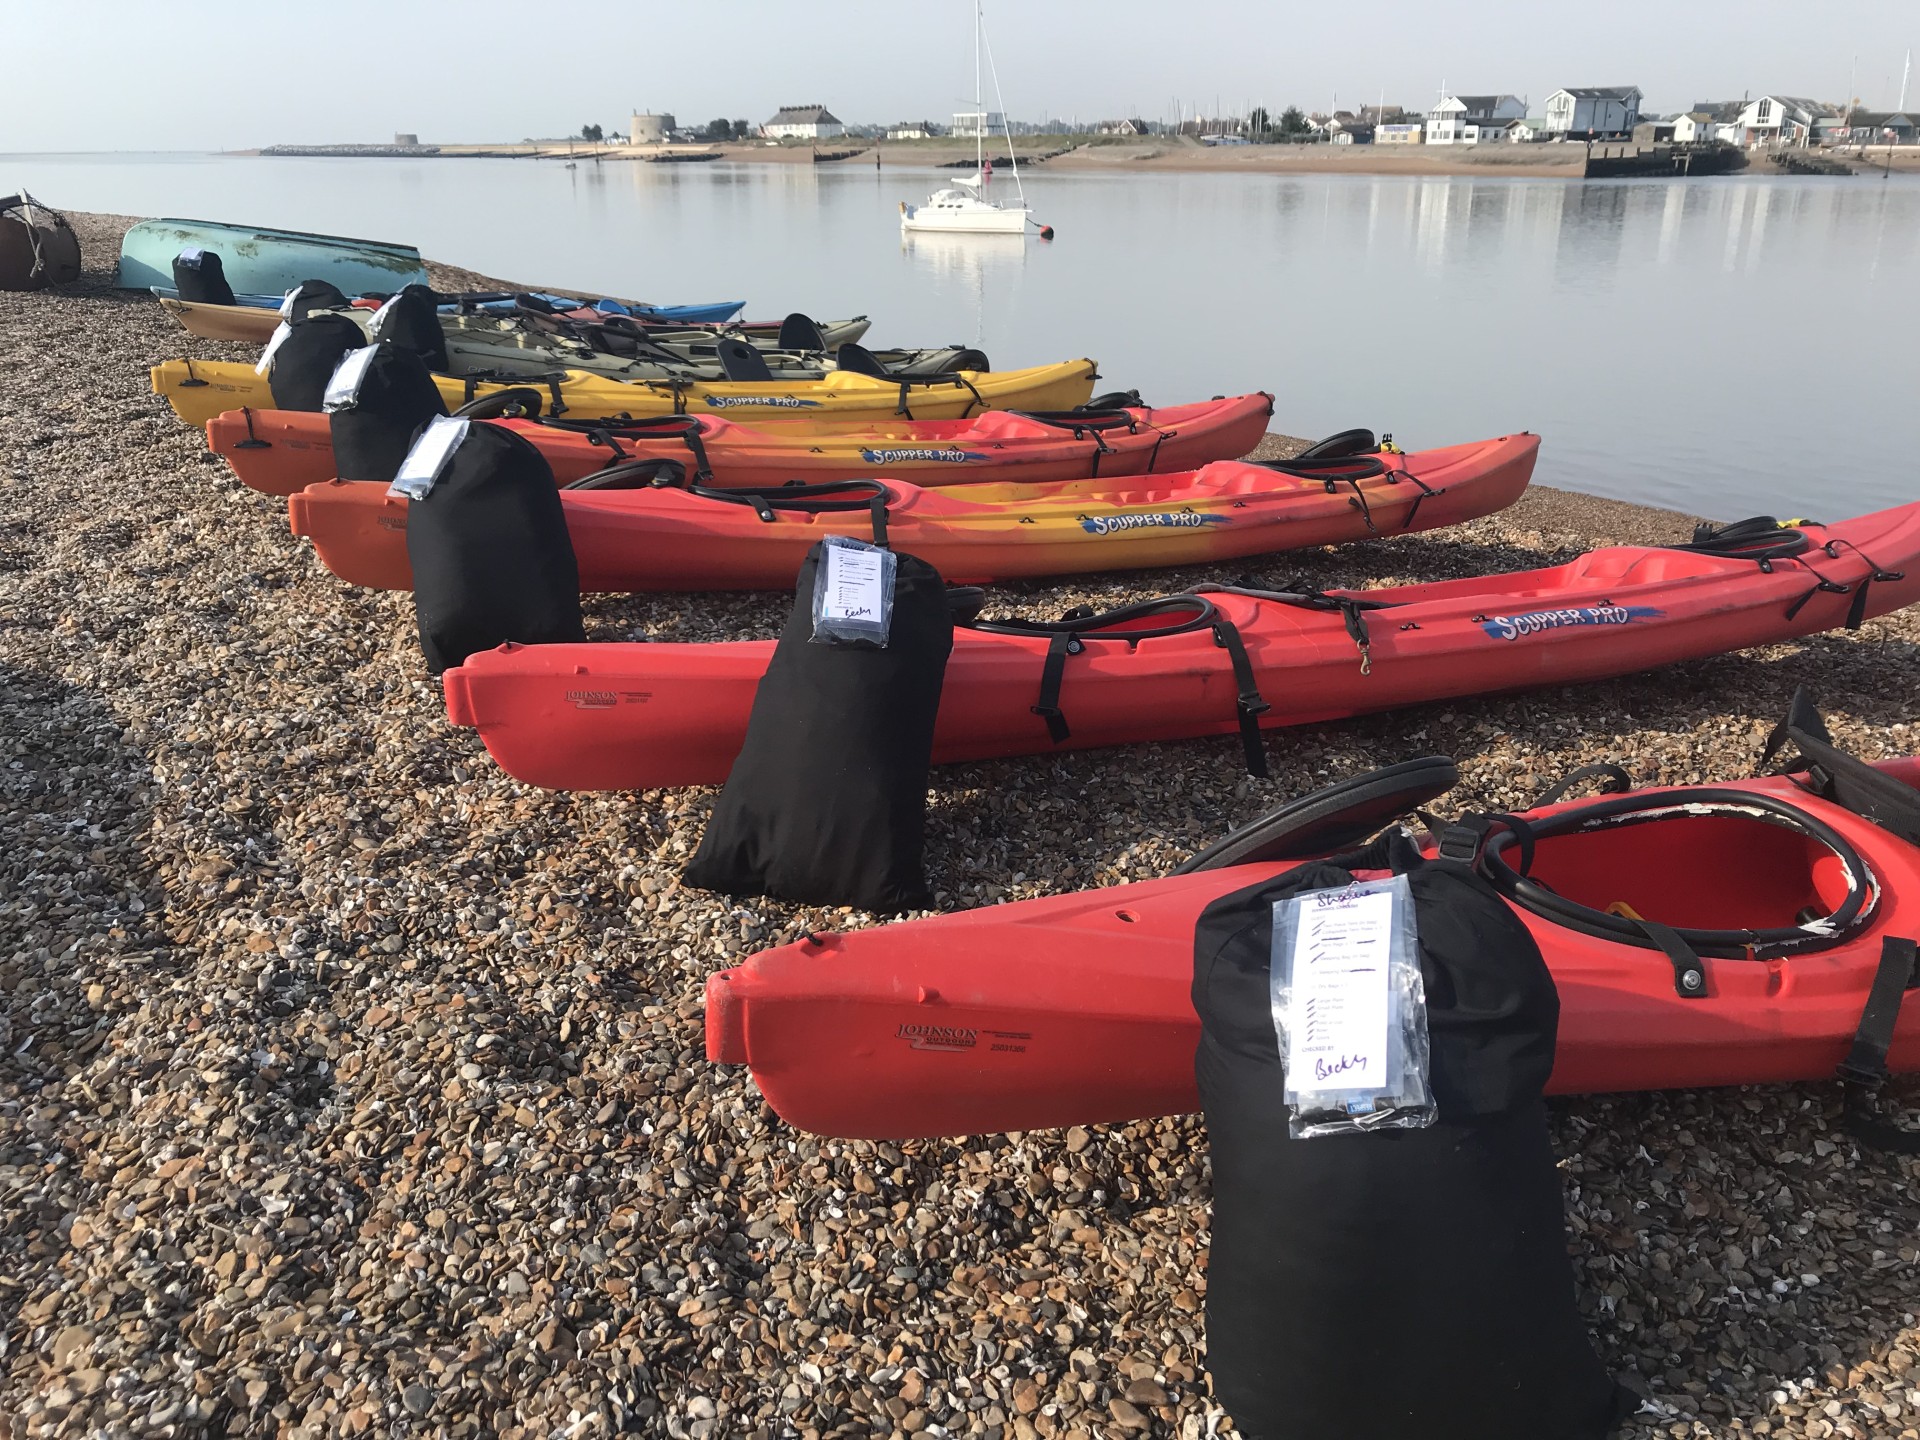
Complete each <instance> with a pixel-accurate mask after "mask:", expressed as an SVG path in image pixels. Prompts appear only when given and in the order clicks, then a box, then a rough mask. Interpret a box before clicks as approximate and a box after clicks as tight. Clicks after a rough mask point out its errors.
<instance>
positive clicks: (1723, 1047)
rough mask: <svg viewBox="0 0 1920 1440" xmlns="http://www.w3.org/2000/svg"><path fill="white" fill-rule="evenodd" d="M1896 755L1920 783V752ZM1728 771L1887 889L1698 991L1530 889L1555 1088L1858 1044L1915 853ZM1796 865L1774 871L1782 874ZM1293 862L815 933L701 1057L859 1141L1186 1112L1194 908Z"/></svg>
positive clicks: (1913, 1050)
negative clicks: (1845, 928)
mask: <svg viewBox="0 0 1920 1440" xmlns="http://www.w3.org/2000/svg"><path fill="white" fill-rule="evenodd" d="M1883 768H1884V769H1887V770H1888V771H1890V772H1891V773H1893V774H1895V775H1897V776H1898V777H1899V778H1900V779H1902V780H1903V781H1904V782H1905V783H1907V784H1909V785H1920V761H1914V760H1903V761H1896V762H1888V763H1886V764H1885V765H1883ZM1737 788H1740V789H1746V790H1753V791H1759V792H1764V793H1766V794H1769V795H1772V796H1775V797H1777V798H1782V799H1788V800H1792V801H1793V802H1794V803H1795V804H1796V805H1798V806H1800V807H1801V808H1803V809H1804V810H1805V811H1806V812H1807V813H1808V814H1809V815H1811V816H1813V817H1814V818H1817V819H1819V820H1821V821H1823V822H1824V823H1825V824H1827V825H1829V826H1831V827H1832V828H1833V829H1835V830H1837V831H1839V832H1840V833H1841V834H1842V835H1843V836H1844V837H1845V838H1846V839H1847V840H1848V841H1849V842H1850V843H1851V844H1852V845H1853V846H1854V847H1855V849H1856V850H1858V851H1859V853H1860V855H1861V856H1862V858H1863V859H1864V860H1865V861H1866V862H1867V865H1868V867H1869V869H1871V870H1872V871H1873V873H1874V875H1875V876H1876V878H1877V879H1878V881H1879V883H1880V887H1881V891H1882V896H1881V903H1880V906H1879V909H1878V911H1877V912H1876V914H1875V915H1874V917H1873V919H1872V921H1871V923H1870V924H1869V925H1868V927H1867V928H1866V929H1865V930H1864V931H1862V932H1861V933H1860V934H1858V935H1857V936H1855V937H1853V938H1851V939H1850V940H1849V941H1848V942H1846V943H1845V944H1843V945H1841V946H1838V947H1836V948H1834V949H1831V950H1826V951H1820V952H1816V953H1812V954H1804V955H1795V956H1792V957H1790V958H1785V959H1774V960H1716V959H1711V958H1709V959H1707V960H1705V961H1704V964H1705V966H1706V970H1707V994H1706V998H1704V999H1681V998H1680V997H1679V996H1678V995H1677V994H1676V993H1675V988H1674V981H1673V967H1672V965H1671V964H1670V963H1669V962H1668V961H1667V959H1666V957H1665V956H1663V955H1662V954H1661V953H1660V952H1659V951H1658V950H1651V949H1640V948H1637V947H1634V946H1629V945H1622V944H1619V943H1617V942H1614V941H1610V940H1607V939H1605V938H1602V937H1598V936H1588V935H1584V934H1581V933H1579V932H1576V931H1572V930H1569V929H1567V928H1564V927H1561V926H1558V925H1555V924H1553V923H1552V922H1551V921H1549V920H1546V919H1544V918H1542V917H1540V916H1537V915H1534V914H1532V913H1530V912H1528V911H1526V910H1524V909H1517V911H1516V913H1518V914H1519V915H1520V918H1521V919H1522V920H1523V921H1524V922H1525V923H1526V925H1527V927H1528V928H1529V929H1530V930H1531V931H1532V932H1533V935H1534V938H1535V939H1536V941H1538V943H1539V945H1540V947H1541V951H1542V953H1543V954H1544V955H1545V956H1546V958H1547V962H1548V965H1549V966H1550V967H1551V968H1552V970H1553V972H1554V979H1555V981H1556V983H1557V985H1558V987H1559V991H1560V1031H1559V1041H1558V1046H1557V1049H1556V1053H1555V1063H1554V1070H1553V1078H1552V1082H1551V1085H1550V1086H1549V1088H1550V1089H1551V1090H1552V1091H1554V1092H1556V1093H1560V1094H1584V1093H1595V1092H1605V1091H1622V1090H1652V1089H1670V1088H1687V1087H1696V1086H1714V1085H1738V1084H1757V1083H1766V1082H1785V1081H1803V1080H1818V1079H1824V1078H1830V1077H1831V1076H1832V1075H1833V1073H1834V1069H1835V1067H1836V1066H1837V1065H1838V1064H1839V1063H1840V1061H1841V1060H1842V1059H1843V1058H1845V1056H1846V1054H1847V1051H1848V1046H1849V1043H1850V1041H1851V1038H1852V1036H1853V1033H1854V1030H1855V1028H1856V1026H1857V1025H1858V1024H1859V1021H1860V1014H1861V1010H1862V1007H1863V1006H1864V1005H1865V1003H1866V998H1867V993H1868V990H1869V988H1870V986H1871V984H1872V980H1873V975H1874V973H1875V970H1876V968H1877V966H1878V963H1879V956H1880V943H1881V940H1882V939H1883V938H1884V937H1886V936H1892V935H1899V936H1909V937H1910V936H1912V935H1914V934H1915V932H1916V930H1917V929H1920V850H1916V849H1915V847H1913V846H1911V845H1908V844H1906V843H1905V842H1903V841H1901V840H1898V839H1896V838H1895V837H1894V836H1892V835H1890V834H1888V833H1887V832H1886V831H1883V830H1880V829H1878V828H1877V827H1875V826H1874V825H1872V824H1870V823H1869V822H1867V821H1865V820H1863V819H1860V818H1859V817H1857V816H1855V815H1853V814H1851V813H1849V812H1848V811H1846V810H1844V809H1842V808H1840V807H1839V806H1836V805H1831V804H1828V803H1827V802H1825V801H1822V800H1819V799H1816V798H1814V797H1811V796H1808V795H1805V794H1804V793H1803V792H1801V791H1800V790H1799V789H1798V787H1797V786H1795V785H1793V784H1792V783H1791V782H1789V781H1787V780H1786V779H1783V778H1773V779H1765V780H1755V781H1747V782H1743V783H1742V784H1741V785H1740V786H1738V787H1737ZM1673 793H1675V794H1676V796H1681V795H1684V793H1685V792H1684V791H1676V792H1673ZM1558 808H1565V807H1550V809H1549V810H1548V811H1546V812H1542V813H1552V809H1558ZM1642 838H1644V832H1643V836H1642ZM1793 838H1794V839H1797V838H1798V837H1793ZM1544 843H1545V845H1551V844H1552V843H1554V842H1551V841H1548V842H1544ZM1546 858H1547V852H1546V850H1545V849H1544V847H1543V850H1542V860H1543V861H1544V860H1545V859H1546ZM1652 858H1653V857H1648V860H1650V859H1652ZM1648 860H1643V861H1642V864H1643V865H1644V864H1646V863H1648ZM1655 863H1657V861H1656V862H1655ZM1743 863H1744V862H1743V858H1742V856H1741V855H1739V854H1728V855H1722V856H1717V857H1706V861H1705V864H1706V865H1707V866H1708V867H1713V866H1718V867H1720V868H1721V869H1724V870H1729V871H1730V870H1735V869H1738V868H1739V867H1740V866H1741V865H1742V864H1743ZM1790 864H1791V862H1790V858H1789V862H1788V867H1787V868H1785V869H1783V870H1782V871H1781V872H1780V873H1778V874H1769V875H1768V877H1767V879H1768V881H1769V883H1771V884H1774V885H1776V886H1780V887H1787V888H1790V887H1792V886H1793V885H1794V884H1795V883H1796V877H1795V876H1793V875H1792V874H1791V873H1789V871H1790ZM1288 868H1289V867H1288V866H1287V865H1285V864H1261V865H1245V866H1234V867H1230V868H1227V869H1223V870H1212V871H1205V872H1202V873H1199V874H1194V875H1183V876H1175V877H1171V878H1168V879H1163V880H1153V881H1147V882H1145V883H1141V884H1134V885H1120V886H1115V887H1113V888H1111V889H1107V890H1100V891H1092V892H1083V893H1079V894H1071V895H1061V896H1054V897H1049V898H1045V899H1039V900H1028V901H1021V902H1017V903H1014V904H1008V905H999V906H994V907H990V908H988V909H984V910H974V911H970V912H967V913H964V914H959V915H948V916H939V917H935V918H932V919H926V920H912V921H906V922H902V923H897V924H892V925H885V926H881V927H878V928H876V929H872V930H864V931H856V932H853V933H850V934H843V935H820V936H812V937H809V938H808V939H807V940H804V941H802V942H800V943H798V944H794V945H788V946H785V947H783V948H781V949H777V950H770V951H767V952H764V953H762V954H760V955H756V956H753V957H752V958H750V959H749V960H747V961H746V962H745V963H744V964H743V965H741V966H739V967H737V968H735V969H732V970H726V971H722V972H720V973H719V974H716V975H714V976H711V977H710V978H709V979H708V981H707V1011H706V1027H707V1055H708V1058H709V1059H711V1060H717V1061H722V1062H726V1063H733V1064H746V1065H749V1066H750V1067H751V1069H752V1071H753V1076H754V1079H755V1081H756V1083H757V1084H758V1085H759V1087H760V1090H761V1093H762V1094H763V1095H764V1096H765V1097H766V1099H767V1101H768V1103H769V1104H771V1105H772V1106H773V1108H774V1109H775V1110H776V1111H777V1112H778V1113H779V1114H780V1116H781V1118H782V1119H784V1120H786V1121H787V1122H788V1123H789V1124H792V1125H794V1126H796V1127H798V1128H800V1129H803V1130H809V1131H813V1132H816V1133H819V1134H824V1135H834V1136H844V1137H849V1138H856V1137H857V1138H871V1139H907V1138H913V1137H921V1136H936V1135H966V1134H979V1133H985V1132H992V1131H1000V1130H1027V1129H1042V1128H1051V1127H1055V1126H1064V1125H1087V1124H1095V1123H1101V1122H1120V1121H1129V1120H1137V1119H1142V1118H1145V1117H1148V1116H1155V1115H1169V1114H1182V1113H1187V1112H1190V1111H1194V1110H1197V1109H1198V1108H1199V1097H1198V1096H1197V1094H1196V1093H1195V1090H1194V1079H1193V1054H1194V1047H1195V1044H1196V1043H1197V1041H1198V1040H1199V1035H1200V1025H1199V1020H1198V1018H1197V1017H1196V1016H1195V1014H1194V1012H1193V1008H1192V1003H1191V999H1190V990H1191V986H1192V983H1193V935H1194V927H1195V925H1196V923H1197V921H1198V919H1199V916H1200V912H1201V911H1202V910H1203V909H1205V907H1206V906H1207V905H1208V904H1209V903H1210V902H1211V901H1213V900H1214V899H1217V898H1218V897H1220V896H1221V895H1224V894H1228V893H1231V892H1233V891H1236V890H1239V889H1242V888H1243V887H1247V886H1251V885H1256V884H1259V883H1261V882H1262V881H1264V880H1267V879H1270V878H1272V877H1274V876H1276V875H1279V874H1281V873H1283V872H1284V871H1285V870H1286V869H1288ZM1719 879H1720V880H1722V881H1723V882H1724V884H1725V885H1726V886H1727V887H1728V888H1736V887H1739V886H1740V885H1741V884H1742V881H1741V879H1740V877H1738V876H1737V875H1723V876H1721V877H1719ZM1622 883H1623V884H1630V883H1631V882H1624V881H1623V882H1622ZM1650 883H1652V884H1653V885H1654V886H1655V888H1656V889H1657V888H1658V881H1657V879H1655V880H1653V881H1651V882H1650ZM1798 883H1799V884H1801V885H1803V886H1805V887H1806V888H1807V890H1808V893H1809V894H1813V893H1816V892H1818V893H1819V894H1820V897H1821V898H1822V899H1824V900H1826V901H1827V902H1829V903H1831V902H1832V901H1833V900H1834V899H1836V898H1837V896H1835V895H1832V894H1828V893H1826V891H1827V889H1828V888H1830V886H1831V885H1832V884H1833V883H1835V877H1833V876H1823V875H1822V873H1821V872H1820V870H1819V867H1818V866H1817V865H1816V866H1814V867H1813V868H1812V872H1811V873H1810V874H1807V875H1804V876H1800V877H1798ZM1629 893H1631V892H1629ZM1618 898H1622V899H1624V898H1627V897H1626V895H1622V896H1620V897H1618ZM1636 908H1637V907H1636ZM1650 913H1651V912H1650ZM1666 918H1667V919H1669V920H1670V921H1671V922H1672V923H1685V922H1684V921H1681V920H1678V919H1676V918H1675V917H1673V916H1671V915H1669V916H1667V917H1666ZM1036 962H1040V963H1036ZM1888 1059H1889V1064H1890V1067H1891V1068H1892V1069H1893V1070H1895V1071H1912V1070H1916V1069H1920V1005H1915V1004H1912V1003H1909V1004H1908V1005H1907V1006H1906V1007H1905V1008H1904V1011H1903V1013H1902V1015H1901V1017H1900V1020H1899V1023H1898V1025H1897V1027H1896V1028H1895V1031H1894V1043H1893V1047H1892V1050H1891V1052H1890V1054H1889V1057H1888Z"/></svg>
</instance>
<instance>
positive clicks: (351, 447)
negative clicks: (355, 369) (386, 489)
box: [326, 340, 447, 480]
mask: <svg viewBox="0 0 1920 1440" xmlns="http://www.w3.org/2000/svg"><path fill="white" fill-rule="evenodd" d="M365 365H366V368H365V369H364V370H362V371H361V372H360V375H359V383H358V384H357V385H355V386H353V387H352V388H351V391H350V392H346V391H344V390H343V391H342V392H341V393H330V394H329V395H328V397H327V402H326V407H327V428H328V429H329V430H330V431H331V432H332V435H333V473H334V474H335V475H337V476H338V477H339V478H340V479H342V480H392V479H393V477H394V473H395V472H396V471H398V470H399V468H400V462H401V461H402V460H404V459H406V456H407V451H408V450H410V449H411V448H412V447H413V442H414V441H415V440H416V439H417V438H419V435H420V432H421V431H422V430H424V429H425V428H426V427H427V422H428V421H430V420H432V419H433V418H434V417H435V416H437V415H444V414H446V413H447V406H446V402H445V401H443V400H442V399H441V398H440V387H439V386H438V385H435V384H434V383H433V376H432V375H431V374H430V373H428V370H427V362H426V361H424V360H422V359H421V358H420V357H419V356H418V355H415V354H414V353H413V352H412V351H410V350H402V349H401V348H400V347H399V346H397V345H393V344H390V343H388V342H387V341H384V340H382V341H380V342H379V343H377V344H375V345H374V346H373V347H372V351H371V353H370V355H369V356H368V358H367V360H366V361H365Z"/></svg>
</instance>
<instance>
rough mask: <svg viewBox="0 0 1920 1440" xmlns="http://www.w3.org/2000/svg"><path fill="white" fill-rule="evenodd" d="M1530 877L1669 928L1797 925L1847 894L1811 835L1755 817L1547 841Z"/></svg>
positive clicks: (1678, 821) (1677, 821) (1686, 821)
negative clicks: (1803, 918)
mask: <svg viewBox="0 0 1920 1440" xmlns="http://www.w3.org/2000/svg"><path fill="white" fill-rule="evenodd" d="M1528 873H1529V875H1530V876H1531V877H1532V878H1534V879H1536V880H1538V881H1540V882H1541V883H1542V884H1545V885H1547V886H1550V887H1551V888H1552V890H1553V892H1554V893H1555V894H1556V895H1559V896H1561V897H1563V898H1565V899H1567V900H1571V901H1573V902H1575V903H1576V904H1580V905H1585V906H1587V907H1589V908H1590V909H1594V910H1603V911H1604V910H1606V909H1607V908H1608V907H1609V906H1615V905H1624V906H1626V907H1628V908H1629V909H1630V910H1631V911H1632V912H1633V914H1635V915H1638V916H1640V917H1642V918H1644V919H1647V920H1654V921H1657V922H1659V923H1660V924H1662V925H1668V926H1671V927H1673V928H1675V929H1702V930H1748V929H1777V928H1785V927H1789V926H1792V925H1796V924H1798V923H1799V922H1800V917H1801V915H1802V914H1803V912H1806V911H1808V910H1811V911H1813V912H1814V913H1816V914H1820V915H1825V914H1829V913H1831V912H1832V911H1833V910H1834V909H1835V908H1837V907H1838V905H1839V904H1840V902H1841V901H1842V900H1843V899H1844V898H1845V897H1846V875H1845V871H1844V868H1843V867H1842V866H1841V864H1840V862H1839V860H1838V859H1837V858H1836V857H1835V856H1834V855H1833V854H1832V853H1831V852H1830V851H1828V850H1827V849H1826V848H1825V847H1824V846H1822V845H1820V844H1819V843H1818V842H1816V841H1815V840H1813V839H1812V838H1811V837H1809V836H1807V835H1804V834H1800V833H1798V832H1796V831H1793V830H1788V829H1786V828H1784V827H1783V826H1780V825H1774V824H1769V823H1767V822H1766V821H1764V820H1761V819H1759V818H1757V817H1753V816H1748V815H1741V814H1728V813H1724V812H1723V813H1717V814H1709V815H1689V814H1683V813H1673V814H1665V815H1659V816H1658V817H1657V818H1653V819H1640V820H1636V821H1634V822H1633V823H1626V824H1608V825H1602V826H1600V827H1598V828H1594V829H1588V830H1581V831H1575V832H1572V833H1569V834H1566V835H1555V836H1549V837H1547V838H1545V839H1542V840H1541V841H1540V842H1539V848H1538V851H1537V853H1536V854H1535V856H1534V860H1533V865H1532V867H1531V869H1530V870H1529V872H1528Z"/></svg>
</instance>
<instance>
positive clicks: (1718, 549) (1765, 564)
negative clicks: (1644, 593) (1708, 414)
mask: <svg viewBox="0 0 1920 1440" xmlns="http://www.w3.org/2000/svg"><path fill="white" fill-rule="evenodd" d="M1808 527H1811V528H1813V529H1816V530H1818V529H1823V528H1825V527H1823V526H1822V525H1821V524H1820V523H1819V522H1818V521H1816V520H1776V519H1775V518H1774V517H1773V516H1771V515H1756V516H1754V517H1753V518H1751V519H1748V520H1736V521H1734V522H1733V523H1731V524H1729V525H1709V524H1705V523H1702V524H1700V525H1696V526H1695V527H1694V530H1693V539H1692V540H1691V541H1687V542H1684V543H1681V544H1676V545H1667V546H1663V547H1662V548H1663V549H1667V550H1686V551H1690V552H1692V553H1693V554H1696V555H1720V556H1724V557H1726V558H1727V559H1730V560H1751V561H1753V562H1754V563H1755V564H1757V565H1758V566H1759V567H1760V568H1761V570H1763V571H1765V572H1767V573H1768V574H1771V573H1772V572H1773V562H1774V561H1776V560H1798V561H1799V562H1800V563H1801V564H1802V565H1803V566H1805V567H1806V569H1807V570H1808V572H1809V573H1810V574H1812V575H1813V576H1814V585H1813V588H1812V589H1810V590H1808V591H1807V592H1806V593H1805V594H1803V595H1801V596H1800V597H1799V598H1798V599H1797V600H1795V601H1794V602H1793V603H1792V604H1790V605H1788V606H1787V613H1786V618H1787V619H1789V620H1791V619H1793V618H1794V616H1796V615H1798V614H1799V613H1800V612H1801V611H1802V610H1804V609H1805V608H1806V605H1807V602H1808V601H1809V600H1811V599H1813V597H1814V596H1816V595H1852V596H1853V603H1852V604H1851V605H1849V606H1848V607H1847V619H1846V627H1847V629H1849V630H1858V629H1859V628H1860V626H1861V625H1862V624H1863V623H1864V622H1865V620H1866V618H1867V596H1868V593H1869V592H1870V591H1871V589H1872V588H1873V586H1874V585H1875V584H1876V583H1879V584H1884V583H1886V582H1888V581H1893V580H1904V579H1905V578H1906V576H1905V574H1904V573H1903V572H1902V571H1899V570H1888V569H1886V568H1884V567H1883V566H1881V565H1880V564H1878V563H1877V562H1876V561H1875V560H1874V559H1873V557H1872V556H1871V555H1869V554H1867V553H1866V551H1864V550H1862V549H1861V548H1860V547H1859V546H1858V545H1856V544H1854V543H1853V542H1852V541H1851V540H1845V539H1829V540H1826V541H1822V542H1818V543H1816V542H1815V541H1814V539H1813V537H1812V536H1811V535H1809V534H1807V528H1808ZM1842 546H1845V547H1846V548H1847V549H1849V550H1851V551H1853V553H1854V554H1856V555H1858V556H1859V557H1860V558H1861V559H1862V560H1864V561H1865V562H1866V564H1867V573H1866V574H1865V575H1864V576H1862V577H1861V578H1860V579H1859V580H1856V581H1854V582H1852V583H1851V584H1848V583H1845V582H1843V581H1839V580H1835V579H1833V578H1831V577H1830V576H1827V575H1823V574H1821V573H1820V571H1819V570H1818V569H1817V568H1816V567H1815V565H1814V563H1813V561H1812V559H1811V558H1809V557H1810V553H1811V552H1815V551H1817V552H1819V553H1820V554H1822V555H1825V556H1826V557H1827V558H1828V559H1829V560H1838V559H1839V558H1840V551H1841V547H1842Z"/></svg>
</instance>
